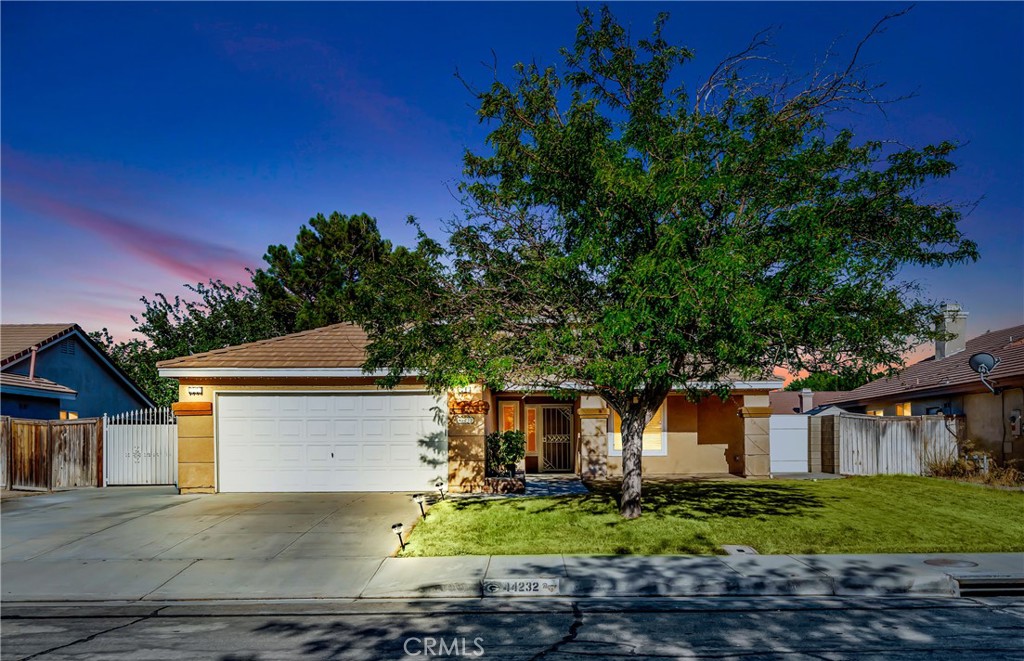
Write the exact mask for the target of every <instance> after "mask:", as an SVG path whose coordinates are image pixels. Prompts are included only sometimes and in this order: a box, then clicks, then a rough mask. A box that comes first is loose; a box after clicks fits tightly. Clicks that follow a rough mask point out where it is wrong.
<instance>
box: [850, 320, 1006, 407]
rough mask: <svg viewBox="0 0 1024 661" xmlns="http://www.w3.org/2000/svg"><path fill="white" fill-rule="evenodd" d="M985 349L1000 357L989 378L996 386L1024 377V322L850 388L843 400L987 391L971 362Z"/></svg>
mask: <svg viewBox="0 0 1024 661" xmlns="http://www.w3.org/2000/svg"><path fill="white" fill-rule="evenodd" d="M982 352H985V353H990V354H992V355H993V356H995V357H996V358H999V360H1000V363H999V365H998V366H997V367H996V368H995V370H993V372H992V374H991V375H990V376H989V380H990V381H992V382H993V383H994V384H995V385H996V386H999V385H1000V382H1001V381H1002V382H1003V383H1007V382H1008V380H1012V381H1013V382H1019V381H1021V379H1024V324H1022V325H1020V326H1011V327H1010V328H1003V329H1001V330H996V331H990V332H988V333H985V334H984V335H979V336H978V337H976V338H974V339H973V340H967V348H966V349H965V350H964V351H960V352H958V353H955V354H953V355H952V356H947V357H946V358H943V359H942V360H935V358H934V357H933V358H926V359H925V360H922V361H921V362H919V363H916V364H914V365H911V366H910V367H907V368H906V369H904V370H902V371H901V372H899V373H898V374H896V375H895V376H893V377H891V378H887V379H878V380H876V381H872V382H871V383H866V384H864V385H863V386H861V387H860V388H857V389H855V390H851V391H850V392H849V394H848V396H847V397H846V398H845V399H843V400H842V401H845V402H867V401H870V400H884V399H887V398H891V397H894V396H896V395H903V394H912V393H915V392H919V391H926V390H941V389H943V388H950V389H953V388H957V387H960V388H963V387H964V386H976V387H977V390H978V391H982V390H985V386H984V385H982V383H981V380H980V379H979V378H978V374H977V372H975V371H974V370H972V369H971V366H970V365H969V364H968V360H969V359H970V357H971V356H973V355H974V354H976V353H982Z"/></svg>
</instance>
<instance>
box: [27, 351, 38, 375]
mask: <svg viewBox="0 0 1024 661" xmlns="http://www.w3.org/2000/svg"><path fill="white" fill-rule="evenodd" d="M38 351H39V347H38V346H35V347H32V358H31V359H30V360H29V362H28V380H29V381H35V379H36V353H37V352H38Z"/></svg>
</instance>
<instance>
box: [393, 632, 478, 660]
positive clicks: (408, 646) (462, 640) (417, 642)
mask: <svg viewBox="0 0 1024 661" xmlns="http://www.w3.org/2000/svg"><path fill="white" fill-rule="evenodd" d="M483 642H484V639H483V638H474V639H472V640H470V639H468V638H466V637H465V636H452V637H451V638H444V637H441V638H434V637H433V636H424V637H423V638H419V637H418V636H413V637H412V638H406V639H405V645H403V646H402V647H403V649H404V650H405V653H406V654H407V655H408V656H424V657H432V656H466V657H477V656H483V655H484V645H483Z"/></svg>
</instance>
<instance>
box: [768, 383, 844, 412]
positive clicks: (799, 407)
mask: <svg viewBox="0 0 1024 661" xmlns="http://www.w3.org/2000/svg"><path fill="white" fill-rule="evenodd" d="M849 394H850V391H848V390H819V391H813V390H810V389H808V388H804V389H803V390H773V391H772V392H770V393H768V400H769V401H770V402H771V407H772V415H799V414H801V413H810V412H811V411H812V410H813V409H816V408H823V407H825V406H830V405H832V404H834V403H835V402H839V401H842V400H843V399H846V396H847V395H849Z"/></svg>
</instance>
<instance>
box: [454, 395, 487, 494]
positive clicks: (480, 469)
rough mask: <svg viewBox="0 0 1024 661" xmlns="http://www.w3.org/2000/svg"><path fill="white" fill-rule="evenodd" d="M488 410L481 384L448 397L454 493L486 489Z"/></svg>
mask: <svg viewBox="0 0 1024 661" xmlns="http://www.w3.org/2000/svg"><path fill="white" fill-rule="evenodd" d="M489 410H490V404H488V403H487V402H486V401H484V400H483V392H482V389H481V388H480V387H479V386H475V387H470V388H467V389H463V390H462V391H459V392H454V393H452V394H450V395H449V397H448V490H449V491H451V492H452V493H467V492H473V491H483V488H484V468H485V456H486V446H485V444H484V436H485V434H486V429H485V426H486V421H487V413H488V411H489Z"/></svg>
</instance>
